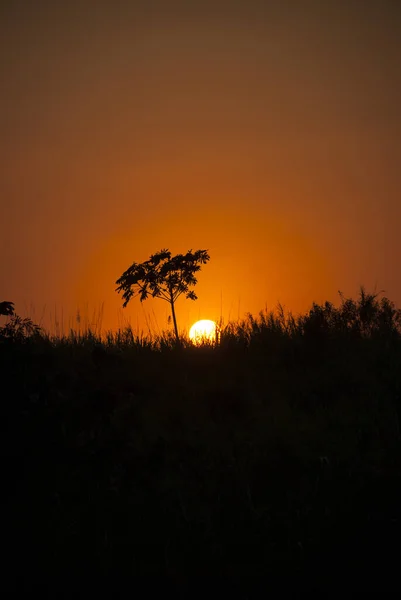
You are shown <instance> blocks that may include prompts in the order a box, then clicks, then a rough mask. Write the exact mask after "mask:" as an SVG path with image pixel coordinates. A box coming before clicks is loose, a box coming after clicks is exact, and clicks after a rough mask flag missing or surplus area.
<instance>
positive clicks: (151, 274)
mask: <svg viewBox="0 0 401 600" xmlns="http://www.w3.org/2000/svg"><path fill="white" fill-rule="evenodd" d="M208 260H210V256H209V254H208V252H207V250H196V251H195V252H192V250H189V251H188V252H187V253H186V254H177V255H176V256H171V252H169V250H167V249H165V250H161V251H160V252H157V253H156V254H153V255H152V256H151V257H150V258H149V260H146V261H145V262H143V263H136V262H134V263H132V265H131V266H130V267H129V269H127V270H126V271H125V272H124V273H123V274H122V275H121V277H120V278H119V279H118V280H117V281H116V284H117V285H118V287H117V288H116V291H117V292H118V293H120V292H123V298H124V303H123V307H124V308H125V307H126V306H127V304H128V302H129V301H130V300H131V298H133V297H134V295H135V292H136V291H137V295H139V299H140V301H141V302H143V301H144V300H146V298H147V297H148V296H149V295H151V296H152V297H153V298H161V299H162V300H165V301H166V302H168V303H169V304H170V306H171V314H172V317H173V323H174V332H175V337H176V340H177V342H178V341H179V335H178V327H177V319H176V315H175V306H174V305H175V302H176V300H177V298H178V297H179V296H181V294H185V297H186V298H189V299H190V300H197V295H196V294H195V292H194V291H193V290H190V289H189V288H190V287H193V286H195V285H196V283H197V279H196V277H195V273H197V272H198V271H200V269H201V265H204V264H206V263H207V262H208Z"/></svg>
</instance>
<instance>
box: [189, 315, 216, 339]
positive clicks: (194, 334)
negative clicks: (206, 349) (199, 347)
mask: <svg viewBox="0 0 401 600" xmlns="http://www.w3.org/2000/svg"><path fill="white" fill-rule="evenodd" d="M189 339H190V340H191V341H192V342H193V343H194V344H201V343H202V342H204V341H206V342H213V341H215V339H216V323H215V322H214V321H210V320H209V319H202V320H201V321H197V322H196V323H194V325H192V327H191V329H190V330H189Z"/></svg>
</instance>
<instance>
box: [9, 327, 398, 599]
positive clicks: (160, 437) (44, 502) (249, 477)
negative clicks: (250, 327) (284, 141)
mask: <svg viewBox="0 0 401 600" xmlns="http://www.w3.org/2000/svg"><path fill="white" fill-rule="evenodd" d="M400 358H401V346H400V343H399V339H398V338H394V340H392V341H391V342H389V340H386V341H382V342H378V341H374V342H373V341H372V340H361V339H357V340H354V341H350V340H347V342H346V343H345V341H344V340H342V341H341V340H340V341H337V342H335V341H332V342H330V344H325V343H323V344H322V343H321V339H319V341H318V342H317V341H316V339H315V338H313V340H312V341H308V342H306V341H305V340H304V341H303V342H302V344H300V345H299V346H297V345H296V344H295V343H293V344H292V345H285V344H284V343H282V345H281V346H280V345H279V343H278V342H277V345H276V346H275V348H273V349H272V348H271V346H269V345H259V346H258V345H254V346H250V347H245V346H244V345H241V343H239V342H238V343H234V342H233V340H231V344H226V346H225V347H221V348H215V349H213V348H199V349H196V348H192V349H191V348H187V349H178V350H177V349H176V350H174V349H173V348H170V349H165V350H164V351H159V352H156V351H152V350H151V349H150V348H141V347H139V346H134V345H133V346H132V347H130V348H129V347H127V348H125V350H123V351H120V352H117V351H115V349H113V348H111V349H110V348H109V349H105V348H100V347H99V346H98V347H95V346H94V345H93V344H91V343H90V341H89V340H86V342H85V343H82V344H81V345H78V344H75V345H73V344H72V343H70V344H67V343H65V344H59V345H58V346H57V347H54V345H51V344H50V343H49V342H46V341H44V340H42V341H40V340H39V341H36V342H29V343H27V342H26V343H8V344H3V345H2V346H1V370H2V373H1V381H2V385H3V394H2V404H3V425H4V428H3V434H2V442H3V445H4V452H3V456H4V457H5V460H4V470H3V484H4V491H3V500H4V504H3V519H4V521H3V531H4V536H3V540H4V545H3V550H4V553H5V559H6V560H5V563H4V565H3V566H4V567H5V568H4V572H5V574H6V577H5V581H6V582H7V583H4V586H6V589H7V590H8V592H9V593H11V594H12V593H17V592H25V593H32V592H33V591H34V590H35V589H37V590H40V591H41V592H42V593H44V594H50V595H51V596H52V597H57V598H60V597H73V596H75V595H76V594H77V593H79V592H82V591H84V590H89V591H90V593H91V594H94V593H97V594H98V593H106V592H107V593H108V592H110V593H112V594H113V595H114V596H119V595H124V597H131V596H132V597H133V596H134V595H138V594H139V595H140V596H141V595H142V594H144V593H146V594H147V595H149V593H152V591H155V590H156V588H157V587H158V586H163V590H164V592H163V593H167V592H168V590H169V589H171V590H174V591H175V592H176V593H177V594H178V595H179V596H181V597H182V596H183V597H188V598H192V597H198V596H199V597H200V596H201V595H202V597H204V595H205V593H207V594H208V595H210V594H211V595H214V594H216V595H217V594H219V595H220V594H221V593H223V594H226V595H227V594H230V595H231V596H235V597H242V598H249V597H256V596H259V595H260V594H261V593H263V595H267V594H269V593H271V594H273V595H276V594H277V595H282V594H283V593H284V592H286V591H289V592H292V593H294V594H295V593H299V592H304V593H306V592H312V591H316V592H319V593H323V594H325V595H331V594H333V595H334V594H335V595H337V594H339V593H345V594H348V593H356V592H360V593H366V592H394V593H395V592H397V591H398V592H399V591H401V586H400V576H399V562H400V556H401V552H400V550H401V541H400V540H401V525H400V517H401V508H400V507H401V479H400V473H401V450H400V431H399V418H400V390H401V386H400V384H401V374H400V365H401V361H400ZM142 584H143V585H144V586H145V587H144V588H142V587H138V586H140V585H142ZM205 589H206V591H205ZM142 590H143V591H142Z"/></svg>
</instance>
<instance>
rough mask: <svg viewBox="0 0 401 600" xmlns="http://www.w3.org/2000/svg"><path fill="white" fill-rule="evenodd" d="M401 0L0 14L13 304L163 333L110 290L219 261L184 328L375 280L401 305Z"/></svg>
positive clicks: (4, 290)
mask: <svg viewBox="0 0 401 600" xmlns="http://www.w3.org/2000/svg"><path fill="white" fill-rule="evenodd" d="M400 56H401V6H400V3H399V2H397V0H380V1H379V0H376V1H373V0H372V1H370V0H315V1H314V0H292V1H291V0H270V1H269V2H267V1H264V2H262V1H256V0H255V1H253V0H242V1H240V0H238V1H237V0H231V1H226V2H219V1H218V0H216V1H215V2H207V1H202V2H198V1H197V0H191V1H189V0H188V1H186V2H180V3H175V2H167V0H164V1H163V0H159V1H152V0H144V1H143V2H136V1H134V0H132V1H131V2H129V1H128V0H125V1H124V0H113V1H111V0H109V1H105V0H97V1H89V0H88V1H87V0H80V1H75V0H69V1H68V2H66V1H63V0H51V1H50V0H49V1H41V0H37V1H36V2H33V1H32V0H26V1H24V0H21V1H18V0H15V1H12V0H10V1H9V2H1V3H0V86H1V87H0V134H1V137H0V199H1V220H0V227H1V237H0V243H1V268H0V300H12V301H14V302H15V305H16V310H17V312H18V313H20V314H23V315H29V316H31V317H33V318H34V319H35V320H36V321H41V322H42V323H43V324H44V325H45V326H47V327H52V326H54V321H55V318H56V316H55V313H56V312H57V315H58V316H57V318H58V319H60V318H61V315H63V319H64V324H65V325H68V324H73V322H74V319H75V315H76V311H77V308H78V307H79V308H80V311H81V315H83V316H85V314H86V317H87V318H88V319H91V318H94V317H93V314H94V313H96V314H97V313H98V311H99V310H100V307H101V305H102V303H104V315H103V326H104V327H105V328H114V327H118V326H119V325H120V324H121V323H122V318H123V317H124V318H125V319H128V318H130V320H131V323H132V325H133V326H134V327H138V328H140V329H141V328H143V329H145V330H146V328H147V325H148V324H149V323H150V322H151V323H153V325H152V326H153V327H155V328H157V327H159V328H160V329H163V328H166V327H167V315H168V305H167V304H166V303H164V302H162V301H160V300H148V301H147V302H146V303H144V304H143V305H142V306H141V304H140V302H139V300H138V299H136V300H132V301H131V303H130V304H129V306H128V308H126V309H124V311H122V309H121V306H122V299H121V297H120V296H118V294H117V293H116V292H115V287H116V286H115V281H116V279H117V278H118V277H119V276H120V275H121V274H122V272H123V271H124V270H125V269H126V268H128V267H129V266H130V264H131V263H132V262H133V261H137V262H142V261H143V260H146V259H147V258H148V257H149V255H150V254H152V253H154V252H156V251H157V250H160V249H161V248H169V249H170V250H171V251H172V252H173V253H177V252H185V251H187V250H188V249H194V250H195V249H198V248H202V249H208V250H209V253H210V255H211V260H210V263H209V264H208V265H206V266H205V267H203V270H202V272H201V274H200V276H199V285H198V286H197V293H198V296H199V300H198V301H197V302H191V301H185V300H180V301H179V302H178V306H177V314H178V320H179V326H180V327H188V326H189V325H191V324H192V323H193V322H194V321H195V320H197V319H198V318H199V319H201V318H205V319H216V318H219V316H220V314H222V316H223V317H224V318H225V319H226V320H227V319H228V318H231V319H237V318H238V316H243V315H244V314H245V313H246V312H252V313H254V314H255V313H257V312H258V311H259V310H260V309H263V308H264V307H265V306H267V307H268V308H273V307H274V306H275V305H276V304H277V302H279V301H280V302H281V303H283V304H284V305H285V306H286V307H287V308H288V309H291V310H293V311H294V312H297V311H302V310H304V309H306V308H307V307H308V306H309V305H310V304H311V303H312V302H313V301H318V302H320V301H324V300H326V299H329V300H332V301H335V302H337V301H338V294H337V292H338V290H342V291H343V292H344V293H346V294H348V295H352V296H356V294H357V292H358V288H359V286H360V285H361V284H364V285H365V286H366V287H367V288H368V289H369V290H373V289H374V288H375V286H376V287H377V289H378V290H381V289H384V290H385V291H386V295H388V296H389V297H390V298H391V299H392V300H394V301H396V302H397V303H398V304H399V305H401V193H400V190H401V67H400Z"/></svg>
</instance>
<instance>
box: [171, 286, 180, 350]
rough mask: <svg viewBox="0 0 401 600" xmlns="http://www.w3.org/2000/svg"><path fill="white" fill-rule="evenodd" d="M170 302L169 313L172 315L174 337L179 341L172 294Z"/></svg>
mask: <svg viewBox="0 0 401 600" xmlns="http://www.w3.org/2000/svg"><path fill="white" fill-rule="evenodd" d="M170 304H171V314H172V315H173V323H174V331H175V337H176V339H177V342H179V341H180V337H179V335H178V327H177V319H176V317H175V308H174V300H173V297H172V296H171V300H170Z"/></svg>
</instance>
